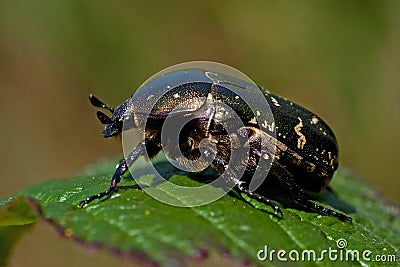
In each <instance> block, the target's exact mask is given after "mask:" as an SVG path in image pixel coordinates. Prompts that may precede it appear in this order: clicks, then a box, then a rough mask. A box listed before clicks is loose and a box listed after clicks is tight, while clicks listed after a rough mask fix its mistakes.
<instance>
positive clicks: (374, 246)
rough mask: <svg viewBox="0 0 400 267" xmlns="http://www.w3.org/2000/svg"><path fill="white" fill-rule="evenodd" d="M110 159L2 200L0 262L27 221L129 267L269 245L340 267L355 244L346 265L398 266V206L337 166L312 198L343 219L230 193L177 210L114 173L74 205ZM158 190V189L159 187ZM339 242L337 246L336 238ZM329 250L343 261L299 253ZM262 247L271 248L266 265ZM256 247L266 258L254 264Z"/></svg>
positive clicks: (249, 254) (108, 171)
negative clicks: (125, 259)
mask: <svg viewBox="0 0 400 267" xmlns="http://www.w3.org/2000/svg"><path fill="white" fill-rule="evenodd" d="M115 164H116V161H114V160H106V161H103V162H101V163H99V164H95V165H92V166H90V167H89V168H87V169H85V170H84V171H82V172H81V173H80V174H78V175H77V177H75V178H71V179H61V180H54V181H49V182H46V183H42V184H38V185H35V186H32V187H29V188H27V189H25V190H23V191H21V192H19V193H18V194H16V195H15V196H13V197H11V198H5V199H0V238H1V239H0V240H2V242H1V244H0V248H1V250H0V251H1V253H2V255H0V256H1V258H2V259H4V258H5V256H6V255H7V253H8V252H9V251H10V249H11V247H12V244H14V243H15V242H16V240H17V239H18V237H19V236H20V235H21V234H22V233H23V232H24V231H25V230H26V229H27V227H28V228H29V226H31V225H32V224H33V223H34V222H36V221H37V218H46V220H45V221H46V222H49V223H51V224H53V225H54V226H55V227H56V229H58V230H59V231H60V232H61V233H62V234H63V235H64V236H65V237H66V238H69V239H72V240H75V241H79V242H80V243H84V244H86V245H87V246H96V247H98V246H100V247H103V248H106V249H109V250H111V251H119V252H121V253H126V254H128V255H131V256H132V259H133V260H134V261H136V262H137V263H146V264H156V265H162V266H170V265H177V264H183V265H186V264H196V262H199V261H201V260H203V259H205V258H207V256H209V255H217V257H220V258H221V259H222V258H226V257H228V258H232V259H235V261H239V263H252V264H256V265H268V266H270V265H281V264H282V263H281V262H280V260H279V259H278V255H277V251H278V250H284V251H286V254H285V255H281V256H283V257H285V258H287V260H289V261H290V259H289V253H292V254H291V256H293V257H295V256H296V255H299V257H300V260H299V261H298V262H297V263H296V264H297V265H304V266H314V265H321V266H335V265H337V266H340V265H342V264H343V262H344V260H345V258H344V257H345V256H346V250H347V251H348V250H357V251H358V252H359V253H360V254H359V259H357V260H355V262H358V263H360V264H362V265H368V264H373V262H369V261H368V259H365V258H363V257H362V253H363V252H364V251H366V250H368V251H371V254H370V255H368V257H369V258H370V259H371V260H373V259H375V256H376V255H384V256H385V257H389V256H390V255H393V256H394V257H395V258H396V259H397V262H388V263H387V264H388V265H391V266H393V265H396V264H397V265H398V264H399V263H398V261H399V258H400V255H399V247H400V239H399V238H398V237H399V236H400V220H399V208H398V207H395V206H394V205H391V204H389V203H387V202H385V201H384V200H382V197H381V196H379V195H378V194H377V193H376V192H375V191H374V190H373V189H371V188H370V187H368V186H366V185H364V184H363V183H361V182H360V181H358V180H357V179H354V178H353V177H351V175H350V173H349V172H347V171H345V170H340V171H339V172H337V174H336V176H335V177H334V180H333V182H332V184H331V187H332V188H333V190H334V191H335V192H336V195H337V196H335V194H333V193H331V192H325V193H324V194H322V195H321V196H319V197H318V202H320V203H321V202H322V205H326V206H331V207H334V208H336V209H339V210H343V211H345V212H347V213H349V215H350V216H351V217H352V218H353V219H354V222H353V223H346V222H342V221H339V220H338V219H336V218H333V217H329V216H322V215H320V214H317V213H314V212H311V211H308V210H303V209H299V208H298V207H294V206H293V205H290V204H287V203H286V202H287V201H286V202H285V200H284V199H283V200H282V201H279V202H280V203H282V204H284V205H285V206H283V207H282V211H283V213H284V216H283V218H280V217H277V216H275V215H274V214H273V213H272V210H271V209H270V208H269V207H267V206H265V205H262V204H259V203H257V202H256V201H253V200H249V202H250V203H249V202H247V201H244V200H243V199H242V198H241V197H240V196H239V195H238V194H235V193H232V194H228V195H225V196H224V197H222V198H221V199H219V200H217V201H215V202H213V203H211V204H208V205H205V206H200V207H192V208H179V207H175V206H170V205H166V204H164V203H161V202H159V201H157V200H155V199H153V198H152V197H150V196H149V195H147V194H146V193H145V192H144V191H142V190H137V189H133V187H134V185H135V182H134V181H133V180H132V179H123V181H122V182H121V183H120V185H121V186H120V189H119V190H118V191H117V192H115V193H114V194H113V195H112V196H111V197H110V198H109V199H106V200H104V201H95V202H93V203H91V204H90V205H88V206H87V207H86V208H83V209H81V208H79V207H78V203H79V202H80V201H81V200H83V199H84V198H85V197H87V196H89V195H93V194H96V193H98V192H100V191H103V190H104V189H106V188H107V187H108V186H109V183H110V177H111V175H112V173H113V170H114V167H115ZM157 164H158V165H157V166H158V169H159V171H161V172H162V173H163V174H164V175H167V176H168V177H169V180H170V181H171V182H174V183H176V184H180V185H186V186H198V185H201V183H200V182H199V179H196V177H193V176H190V177H188V176H187V175H186V174H185V173H183V172H179V171H177V170H176V169H174V168H173V167H172V166H171V165H169V164H167V163H162V162H161V163H160V162H159V163H157ZM147 168H148V165H147V163H145V162H144V161H143V160H140V161H139V162H137V163H136V164H135V173H137V174H139V176H140V179H141V180H143V181H149V183H151V179H152V176H151V175H149V174H148V171H147V170H148V169H147ZM197 178H198V177H197ZM159 187H160V188H161V190H163V187H162V184H161V185H159ZM166 194H167V192H166ZM168 194H169V196H170V197H171V198H175V199H176V200H177V201H180V202H185V197H184V196H181V195H179V194H178V193H176V192H168ZM244 197H245V196H244ZM34 203H35V204H34ZM342 239H343V240H345V242H346V243H347V246H346V247H345V248H344V249H339V248H338V245H337V242H338V241H340V240H342ZM343 240H342V241H343ZM265 248H266V249H267V250H268V251H267V255H265V254H264V251H263V250H264V249H265ZM329 249H330V250H337V253H336V254H334V255H338V257H340V253H342V259H343V260H342V261H340V258H339V259H336V261H332V260H329V255H328V253H325V254H324V260H323V261H310V260H306V261H301V256H302V253H303V254H304V255H305V256H307V255H308V254H307V253H309V250H313V251H315V253H316V258H319V257H320V254H321V252H322V251H324V250H328V251H329ZM272 250H274V251H275V252H274V253H273V254H272V255H273V256H272V257H273V261H272V262H271V260H270V258H269V255H270V254H269V253H271V251H272ZM292 250H295V252H293V251H292ZM304 250H306V252H303V251H304ZM296 251H297V254H296ZM258 253H259V256H268V257H267V258H266V259H265V260H264V261H261V260H259V259H258V257H257V254H258ZM280 253H283V252H280ZM311 255H312V254H311ZM2 264H4V262H2Z"/></svg>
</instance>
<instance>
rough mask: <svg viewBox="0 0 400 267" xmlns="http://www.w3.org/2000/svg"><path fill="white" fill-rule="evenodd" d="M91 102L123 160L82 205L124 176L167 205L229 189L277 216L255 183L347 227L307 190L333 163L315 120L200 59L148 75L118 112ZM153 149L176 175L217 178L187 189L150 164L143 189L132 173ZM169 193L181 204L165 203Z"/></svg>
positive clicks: (318, 184)
mask: <svg viewBox="0 0 400 267" xmlns="http://www.w3.org/2000/svg"><path fill="white" fill-rule="evenodd" d="M90 102H91V103H92V105H93V106H95V107H99V108H102V109H105V110H107V111H108V112H111V113H112V115H111V116H109V115H106V114H105V113H103V112H102V111H97V117H98V119H99V121H100V122H101V123H102V124H104V125H105V128H104V130H103V132H102V135H103V136H104V137H106V138H108V137H120V138H121V139H122V147H123V151H124V158H123V159H122V160H121V161H120V163H119V165H118V166H117V169H116V171H115V173H114V175H113V177H112V178H111V185H110V187H109V189H107V190H105V191H103V192H100V193H98V194H96V195H93V196H90V197H87V198H86V199H84V200H83V201H82V202H81V203H80V205H81V207H84V206H86V205H87V204H89V203H90V202H92V201H93V200H96V199H101V198H103V197H105V196H109V195H111V194H112V193H113V192H114V191H115V189H116V187H117V185H118V183H119V182H120V180H121V177H122V176H123V175H124V174H125V173H126V172H128V171H130V172H131V175H132V177H133V178H134V179H135V180H136V183H137V184H138V186H140V187H141V188H142V190H144V191H145V192H146V193H147V194H149V195H150V196H152V197H153V198H155V199H157V200H159V201H161V202H164V203H166V204H169V205H174V206H180V207H194V206H200V205H205V204H208V203H210V202H213V201H216V200H218V199H219V198H221V197H222V196H224V195H225V194H227V193H228V192H229V191H231V190H232V189H234V190H237V191H239V192H241V193H244V194H246V195H247V196H248V197H249V198H252V199H255V200H257V201H258V202H260V203H264V204H266V205H268V206H270V207H271V208H272V209H273V211H274V213H275V215H278V214H281V215H283V213H282V211H281V210H280V208H279V206H278V205H277V204H276V203H275V202H274V201H272V200H270V199H268V198H267V197H266V196H265V194H263V193H265V192H264V191H263V190H264V189H265V187H264V189H263V186H264V185H265V184H266V183H272V184H275V185H279V186H280V187H282V188H283V189H284V190H283V191H284V192H285V194H287V196H288V197H290V198H291V199H292V200H293V201H294V202H295V203H297V204H299V205H302V206H304V207H306V208H308V209H310V210H313V211H316V212H319V213H321V214H324V215H328V216H333V217H336V218H338V219H340V220H342V221H347V222H351V221H352V219H351V218H350V217H348V216H347V215H345V214H342V213H339V212H336V211H334V210H331V209H329V208H326V207H323V206H321V205H319V204H317V203H314V202H312V201H311V200H310V197H309V196H308V194H307V193H306V191H311V192H320V191H322V190H324V189H325V187H326V186H327V185H328V183H329V182H330V180H331V178H332V176H333V173H334V172H335V171H336V169H337V167H338V145H337V141H336V138H335V136H334V134H333V131H332V130H331V129H330V128H329V126H328V125H327V124H326V123H325V122H324V121H323V120H322V119H321V118H319V117H318V116H317V115H316V114H314V113H312V112H311V111H309V110H307V109H305V108H303V107H301V106H299V105H297V104H295V103H293V102H291V101H290V100H287V99H285V98H281V97H279V96H277V95H275V94H273V93H271V92H269V91H267V90H264V89H261V88H260V87H259V86H257V85H256V84H255V83H254V82H253V81H252V80H251V79H250V78H248V77H247V76H246V75H245V74H243V73H241V72H240V71H238V70H236V69H234V68H232V67H229V66H227V65H224V64H221V63H215V62H207V61H194V62H187V63H182V64H178V65H174V66H172V67H169V68H166V69H164V70H162V71H160V72H158V73H157V74H155V75H153V76H152V77H150V78H149V79H148V80H147V81H145V82H144V83H143V84H142V85H141V86H140V87H139V88H138V90H137V91H136V92H135V93H134V94H133V95H132V96H131V97H130V98H128V99H127V100H126V101H125V102H123V103H122V104H121V105H120V106H118V107H117V108H114V107H111V106H109V105H107V104H104V103H103V102H102V101H100V100H99V99H98V98H96V97H94V96H93V95H90ZM161 151H162V152H163V153H164V155H165V156H166V159H167V160H168V161H169V163H170V164H172V165H173V166H175V167H176V168H177V169H178V170H181V171H185V172H188V173H198V172H201V171H204V170H206V169H207V168H211V169H213V170H214V171H215V172H216V173H217V174H218V177H216V178H215V179H214V180H212V182H210V183H205V184H203V185H202V186H198V187H186V186H182V185H177V184H174V183H171V182H170V181H168V179H167V177H164V176H163V174H162V173H161V172H159V171H158V170H157V168H156V167H155V165H153V164H150V168H149V170H148V172H149V174H151V175H153V176H155V177H154V179H153V182H152V185H151V186H148V185H145V186H143V184H142V183H141V181H140V179H137V177H136V175H135V172H134V171H132V168H131V167H132V166H133V165H134V163H135V161H136V160H137V159H138V158H139V157H141V156H143V157H144V158H145V159H147V160H150V163H152V161H151V159H153V158H154V157H155V156H156V155H158V154H159V153H160V152H161ZM160 184H162V185H163V189H162V190H159V188H158V187H157V185H160ZM256 190H257V191H256ZM171 193H173V194H179V195H180V196H184V197H183V198H182V199H184V200H183V201H182V199H179V200H177V199H174V198H171V197H170V195H171Z"/></svg>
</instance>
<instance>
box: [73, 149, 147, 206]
mask: <svg viewBox="0 0 400 267" xmlns="http://www.w3.org/2000/svg"><path fill="white" fill-rule="evenodd" d="M144 147H145V141H142V142H140V143H139V144H138V145H137V146H136V147H135V149H134V150H133V151H132V152H131V153H130V154H129V155H128V157H126V158H125V159H122V160H121V161H120V163H119V164H118V167H117V169H116V170H115V172H114V175H113V176H112V178H111V185H110V187H109V188H108V189H107V190H105V191H103V192H100V193H98V194H96V195H93V196H90V197H87V198H85V199H84V200H83V201H81V202H80V203H79V206H80V207H81V208H83V207H84V206H86V205H87V204H89V203H90V202H92V201H93V200H96V199H101V198H103V197H105V196H108V195H110V194H111V193H112V192H114V190H115V189H116V188H117V185H118V183H119V182H120V181H121V177H122V175H124V174H125V173H126V172H127V171H128V170H129V167H130V166H132V164H133V163H134V162H135V161H136V160H137V159H138V158H139V157H140V156H141V155H142V154H143V150H144Z"/></svg>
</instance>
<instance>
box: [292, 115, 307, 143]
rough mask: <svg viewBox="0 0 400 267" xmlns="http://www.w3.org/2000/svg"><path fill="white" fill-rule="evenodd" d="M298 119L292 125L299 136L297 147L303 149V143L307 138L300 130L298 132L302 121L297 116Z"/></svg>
mask: <svg viewBox="0 0 400 267" xmlns="http://www.w3.org/2000/svg"><path fill="white" fill-rule="evenodd" d="M298 119H299V121H300V122H299V123H298V124H297V125H296V126H295V127H294V131H295V132H296V134H297V135H298V136H299V138H298V139H297V148H299V149H303V148H304V145H305V144H306V143H307V140H306V137H305V135H304V134H303V133H302V132H300V131H301V128H302V127H303V121H302V120H301V118H299V117H298Z"/></svg>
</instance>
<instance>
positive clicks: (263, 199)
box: [213, 156, 283, 216]
mask: <svg viewBox="0 0 400 267" xmlns="http://www.w3.org/2000/svg"><path fill="white" fill-rule="evenodd" d="M213 163H214V164H215V165H219V167H220V170H226V171H227V172H228V173H227V177H228V179H227V181H225V182H226V183H228V184H231V183H233V184H234V185H235V186H234V187H236V188H237V189H238V190H239V191H240V192H241V193H244V194H246V195H247V196H248V197H249V198H251V199H255V200H257V201H258V202H260V203H264V204H266V205H268V206H270V207H271V208H273V210H274V214H275V215H278V214H280V215H282V216H283V213H282V211H281V209H280V208H279V206H278V205H277V204H276V203H275V202H273V201H272V200H270V199H269V198H267V197H265V196H263V195H260V194H257V193H255V192H253V191H250V190H249V188H248V187H247V186H245V184H246V182H244V181H240V179H238V178H236V176H237V175H235V174H234V173H232V171H230V170H229V168H227V164H226V163H225V161H224V160H223V159H221V158H220V157H218V156H217V157H215V159H214V162H213ZM222 172H223V171H222Z"/></svg>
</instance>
